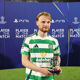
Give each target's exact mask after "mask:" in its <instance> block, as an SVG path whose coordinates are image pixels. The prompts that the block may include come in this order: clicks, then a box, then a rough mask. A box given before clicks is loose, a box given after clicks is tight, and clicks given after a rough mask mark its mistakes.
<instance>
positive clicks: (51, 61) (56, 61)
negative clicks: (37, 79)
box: [49, 57, 60, 74]
mask: <svg viewBox="0 0 80 80" xmlns="http://www.w3.org/2000/svg"><path fill="white" fill-rule="evenodd" d="M57 64H59V61H58V58H56V57H54V58H53V59H51V60H50V65H51V66H52V67H53V70H49V71H50V72H51V73H53V74H59V73H60V70H57V69H56V66H57Z"/></svg>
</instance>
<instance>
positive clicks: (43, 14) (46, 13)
mask: <svg viewBox="0 0 80 80" xmlns="http://www.w3.org/2000/svg"><path fill="white" fill-rule="evenodd" d="M40 16H47V17H49V19H50V21H51V15H50V13H48V12H40V13H39V14H38V15H37V17H36V21H38V20H39V17H40Z"/></svg>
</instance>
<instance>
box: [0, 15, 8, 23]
mask: <svg viewBox="0 0 80 80" xmlns="http://www.w3.org/2000/svg"><path fill="white" fill-rule="evenodd" d="M6 23H7V22H6V21H5V17H4V16H1V21H0V24H6Z"/></svg>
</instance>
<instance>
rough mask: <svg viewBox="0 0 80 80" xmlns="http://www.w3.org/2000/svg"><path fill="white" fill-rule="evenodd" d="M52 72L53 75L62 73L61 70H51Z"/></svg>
mask: <svg viewBox="0 0 80 80" xmlns="http://www.w3.org/2000/svg"><path fill="white" fill-rule="evenodd" d="M49 71H50V70H49ZM50 72H51V73H53V74H59V73H60V70H51V71H50Z"/></svg>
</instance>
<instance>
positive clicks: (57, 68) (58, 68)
mask: <svg viewBox="0 0 80 80" xmlns="http://www.w3.org/2000/svg"><path fill="white" fill-rule="evenodd" d="M55 69H56V70H60V72H59V73H58V75H59V74H61V73H62V69H61V68H60V66H56V67H55Z"/></svg>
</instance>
